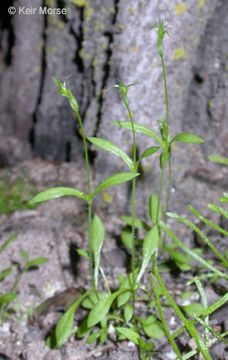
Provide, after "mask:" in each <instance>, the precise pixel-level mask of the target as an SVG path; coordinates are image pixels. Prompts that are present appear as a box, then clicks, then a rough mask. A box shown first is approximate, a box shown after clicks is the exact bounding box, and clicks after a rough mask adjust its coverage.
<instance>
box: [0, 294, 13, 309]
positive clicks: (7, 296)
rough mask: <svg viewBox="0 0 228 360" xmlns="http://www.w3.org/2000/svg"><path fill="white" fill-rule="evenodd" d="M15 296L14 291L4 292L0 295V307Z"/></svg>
mask: <svg viewBox="0 0 228 360" xmlns="http://www.w3.org/2000/svg"><path fill="white" fill-rule="evenodd" d="M16 297H17V294H15V293H6V294H4V295H2V296H0V309H1V308H2V307H3V306H6V305H7V304H9V303H10V302H11V301H13V300H14V299H16Z"/></svg>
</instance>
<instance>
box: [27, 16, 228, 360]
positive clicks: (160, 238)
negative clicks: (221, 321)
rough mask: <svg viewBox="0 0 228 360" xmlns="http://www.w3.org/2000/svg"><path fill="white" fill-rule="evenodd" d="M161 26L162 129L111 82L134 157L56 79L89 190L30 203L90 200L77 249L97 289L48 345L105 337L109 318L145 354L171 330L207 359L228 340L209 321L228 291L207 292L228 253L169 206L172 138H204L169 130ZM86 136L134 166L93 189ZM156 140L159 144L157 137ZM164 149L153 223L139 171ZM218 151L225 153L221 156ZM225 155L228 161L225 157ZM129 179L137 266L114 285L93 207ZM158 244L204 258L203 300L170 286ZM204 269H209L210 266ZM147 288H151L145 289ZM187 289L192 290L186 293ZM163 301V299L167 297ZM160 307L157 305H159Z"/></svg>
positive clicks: (55, 191)
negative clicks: (97, 132)
mask: <svg viewBox="0 0 228 360" xmlns="http://www.w3.org/2000/svg"><path fill="white" fill-rule="evenodd" d="M156 31H157V48H158V54H159V56H160V60H161V67H162V74H163V81H164V94H165V108H166V115H165V119H164V120H163V119H162V118H159V122H158V123H159V129H160V135H158V134H156V133H155V132H154V131H153V130H151V129H150V128H149V127H147V126H145V125H143V124H141V123H139V122H135V121H133V117H132V112H131V110H130V102H129V99H128V90H129V87H130V86H132V85H133V84H130V85H124V84H123V83H122V82H120V83H119V84H116V85H113V86H112V87H114V88H117V89H118V90H120V92H121V95H122V99H123V103H124V106H125V108H126V109H127V113H128V118H129V120H128V121H116V122H112V123H111V125H113V126H117V127H119V128H120V130H121V129H122V131H125V130H126V131H131V134H132V143H133V157H132V158H130V157H129V156H128V155H127V154H126V153H125V152H124V151H123V150H122V149H121V148H119V147H118V146H117V145H116V144H114V143H112V142H110V141H109V140H105V139H101V138H97V137H86V134H85V133H84V129H83V124H82V121H81V117H80V111H79V105H78V103H77V100H76V99H75V97H74V96H73V94H72V92H71V90H70V89H69V88H67V86H66V83H65V82H60V81H59V80H56V79H54V81H55V83H56V84H57V86H58V88H59V95H61V96H64V97H66V98H67V99H68V101H69V103H70V105H71V107H72V109H73V112H74V114H75V116H76V118H77V121H78V123H79V127H80V132H81V135H82V140H83V146H84V155H85V166H86V173H87V193H85V192H83V191H81V190H78V189H74V188H68V187H56V188H51V189H47V190H45V191H42V192H41V193H39V194H38V195H36V196H35V197H34V198H33V199H32V200H31V204H38V203H41V202H45V201H48V200H50V199H54V198H59V197H62V196H75V197H78V198H81V199H82V200H84V201H85V202H86V203H87V205H88V248H89V250H88V251H86V250H84V249H79V254H80V255H81V256H85V257H87V258H88V259H89V263H90V273H91V289H90V290H88V291H86V292H85V293H84V294H83V295H82V296H79V297H78V299H77V300H76V301H75V302H74V303H73V305H71V307H70V308H68V310H67V311H66V312H65V313H64V315H63V316H62V317H61V319H60V320H59V322H58V323H57V325H56V328H55V331H54V332H53V333H52V334H51V335H50V336H49V337H48V338H47V341H46V343H47V345H48V346H49V347H52V348H56V347H60V346H61V345H63V344H64V343H65V342H66V341H67V340H68V338H69V337H70V336H71V335H72V334H75V335H76V337H77V338H82V337H85V336H86V337H87V340H86V341H87V342H88V343H89V342H94V341H98V342H99V343H101V344H102V343H104V342H105V341H106V339H107V338H108V337H109V325H110V324H112V327H113V328H114V330H115V334H116V337H117V339H118V340H119V341H121V340H124V339H127V340H130V341H132V342H133V343H135V345H136V346H137V348H138V352H139V356H140V358H141V359H144V360H146V359H151V358H152V356H153V354H154V351H155V344H154V342H153V339H154V338H160V337H163V336H165V335H166V336H167V338H168V341H169V342H170V344H171V345H172V348H173V350H174V352H175V354H176V358H177V359H184V360H185V359H189V358H191V357H192V356H194V355H195V354H197V353H201V355H202V356H203V358H204V359H206V360H209V359H211V355H210V352H209V348H210V345H211V344H213V343H214V342H215V341H217V340H221V341H224V342H226V343H227V341H226V340H225V336H226V335H227V334H226V333H223V334H219V333H218V332H216V331H215V330H214V329H213V328H212V327H211V326H210V323H209V316H210V314H212V313H213V312H214V311H216V310H217V309H218V308H219V307H221V306H222V305H224V304H225V302H226V301H227V300H228V294H225V295H224V296H223V297H221V299H220V300H219V301H217V302H216V303H214V304H213V305H210V306H208V304H207V298H206V295H205V292H204V289H203V281H204V280H205V279H208V278H209V279H213V280H214V281H215V280H216V279H218V278H223V279H225V280H228V275H227V274H226V271H227V268H228V254H227V253H226V254H225V256H223V254H220V252H219V251H218V250H217V249H216V248H215V246H214V245H213V244H212V243H211V242H210V240H209V239H208V238H207V237H206V235H204V234H203V233H202V231H201V230H200V229H199V228H198V227H197V226H195V225H194V224H193V223H191V222H190V221H188V220H186V219H184V218H182V217H181V216H178V215H176V214H173V213H170V212H169V198H170V189H171V182H172V169H171V145H172V143H174V142H181V143H203V142H204V140H203V139H202V138H201V137H199V136H197V135H195V134H192V133H187V132H184V133H180V134H177V135H176V136H174V137H171V135H170V132H169V104H168V90H167V83H166V69H165V62H164V50H163V39H164V37H165V36H166V35H168V27H167V26H166V25H164V23H163V22H162V21H159V23H158V27H157V29H156ZM137 133H141V134H144V135H145V136H147V137H149V138H150V139H151V141H152V146H150V147H149V148H147V149H145V150H144V151H143V153H142V154H141V155H140V156H139V157H137V152H136V135H137ZM87 142H90V143H91V144H93V145H94V146H96V147H98V148H99V149H101V150H104V151H108V152H109V153H111V154H113V155H115V156H118V157H119V159H120V161H123V162H124V163H125V165H126V166H127V167H128V171H126V172H121V173H117V174H114V175H111V176H110V177H108V178H107V179H105V180H104V181H102V182H101V183H100V184H99V185H97V187H96V188H95V189H91V184H90V171H89V160H88V150H87ZM154 143H155V144H154ZM158 151H160V169H161V172H160V181H159V189H158V193H157V194H156V193H155V192H152V193H151V195H150V198H149V201H148V214H149V218H150V220H151V223H150V224H147V223H145V222H144V221H142V220H141V219H139V218H137V217H136V215H135V189H136V186H137V177H138V175H139V169H140V167H139V165H140V162H141V160H142V159H144V158H147V157H149V156H152V155H153V154H155V153H156V152H158ZM219 159H220V161H219ZM212 160H213V161H217V162H220V163H221V162H222V161H223V163H224V161H226V160H224V158H223V159H222V160H221V158H220V157H216V156H215V155H213V156H212ZM225 163H226V162H225ZM166 173H167V174H168V184H167V188H165V187H166V185H165V184H164V177H165V174H166ZM127 181H131V183H132V200H131V215H130V216H123V217H122V220H123V222H124V223H125V224H126V225H127V226H128V228H129V227H130V229H131V230H130V232H129V231H128V230H127V228H124V229H123V231H122V234H121V239H122V241H123V244H124V245H125V246H126V247H127V248H128V250H129V251H130V253H131V271H130V273H129V274H128V275H127V276H123V275H119V276H118V282H119V288H118V289H117V290H115V291H111V290H110V287H109V284H108V281H107V279H106V277H105V271H104V269H102V268H101V265H100V254H101V250H102V246H103V242H104V238H105V230H104V225H103V223H102V220H101V219H100V218H99V217H98V215H96V214H93V212H92V204H93V201H94V198H95V196H96V195H97V194H99V193H100V192H101V191H103V190H104V189H106V188H108V187H111V186H117V185H120V184H122V183H125V182H127ZM162 194H164V198H165V201H164V203H162V198H163V197H162ZM220 201H222V202H228V195H227V194H224V196H223V197H222V198H221V199H220ZM208 207H209V208H210V209H211V210H212V211H215V212H217V213H219V214H221V215H223V216H225V217H226V218H228V212H227V211H226V210H225V209H224V208H223V207H221V206H219V205H215V204H209V205H208ZM190 210H191V211H192V212H193V213H194V214H195V215H196V216H197V217H198V218H200V220H201V221H203V222H205V223H206V224H207V225H209V226H211V227H212V228H214V229H216V230H217V231H219V232H220V233H221V234H223V235H226V236H227V235H228V232H227V231H225V230H224V229H222V228H221V227H218V226H217V225H215V224H213V223H212V222H210V221H209V220H207V219H205V218H203V217H202V216H201V215H200V214H199V213H198V212H197V210H196V209H194V208H193V207H192V206H190ZM168 217H171V218H173V219H175V220H177V221H179V222H181V223H183V224H185V225H186V226H187V227H189V228H190V229H191V231H192V230H194V231H195V232H197V233H198V235H199V236H200V237H201V238H202V239H203V240H204V241H205V243H206V244H207V245H208V246H209V247H210V249H211V250H212V251H213V253H214V254H215V255H216V257H217V258H218V259H219V261H220V263H221V266H219V268H218V267H217V266H215V265H213V263H211V262H208V261H206V260H204V259H203V257H202V256H201V253H200V252H199V249H193V250H191V249H189V248H187V247H186V246H185V245H184V244H183V243H182V241H181V240H180V239H179V238H178V237H177V236H176V235H175V234H174V233H173V232H172V230H171V229H170V228H169V227H168V225H167V218H168ZM138 228H142V229H144V230H145V231H146V236H145V238H144V240H143V242H142V247H141V257H138V256H137V254H136V242H137V239H136V229H138ZM165 236H168V237H169V239H170V241H168V242H167V241H164V240H165ZM159 251H163V252H166V253H167V254H168V255H169V256H170V257H171V258H172V259H173V261H174V262H175V264H176V266H177V267H179V269H180V270H182V271H189V270H191V268H192V266H191V260H192V259H194V260H196V261H197V262H198V263H199V269H198V275H197V276H196V277H194V278H193V279H192V280H191V281H190V282H189V283H194V284H195V287H196V289H197V291H198V293H199V295H200V298H201V303H192V304H190V305H188V306H185V307H184V306H180V305H178V304H177V302H175V300H174V299H173V298H172V296H171V295H170V293H169V291H168V290H167V287H166V285H165V283H164V281H163V279H162V276H161V274H160V268H161V267H160V264H159V261H158V253H159ZM205 269H206V271H207V272H205ZM99 273H100V274H101V276H102V278H103V280H104V284H105V288H106V292H101V291H100V287H99ZM145 274H149V279H150V288H146V290H145V286H144V287H142V279H143V276H144V275H145ZM142 291H144V292H145V296H141V297H140V296H139V293H140V294H142ZM183 296H186V294H183ZM140 301H143V302H146V303H147V304H148V315H147V317H146V318H143V317H141V314H138V311H137V307H136V303H137V302H140ZM164 302H165V303H164ZM78 306H82V307H84V308H85V309H87V310H88V312H89V313H88V316H87V317H86V318H85V319H84V320H83V321H82V323H81V324H80V326H79V328H78V329H77V330H73V324H74V316H75V311H76V309H77V308H78ZM164 306H166V307H167V306H169V307H170V308H172V309H173V310H174V312H175V313H176V315H177V316H178V317H179V319H180V320H181V322H182V327H181V328H180V329H178V330H177V331H176V332H175V333H171V332H170V330H169V327H168V324H167V323H166V320H165V317H164V312H163V307H164ZM156 308H157V310H156ZM198 323H200V324H201V325H203V328H204V336H203V337H202V336H201V334H199V332H198V330H197V327H196V325H197V324H198ZM184 330H187V332H188V333H189V336H190V337H191V338H193V339H194V341H195V344H196V348H195V349H194V350H192V351H190V352H188V353H185V354H182V353H181V350H180V349H179V348H178V345H177V341H176V339H177V338H178V336H179V335H180V334H181V333H182V332H183V331H184Z"/></svg>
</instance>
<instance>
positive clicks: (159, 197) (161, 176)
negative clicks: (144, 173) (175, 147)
mask: <svg viewBox="0 0 228 360" xmlns="http://www.w3.org/2000/svg"><path fill="white" fill-rule="evenodd" d="M164 171H165V168H164V166H162V169H161V174H160V180H159V189H158V204H157V214H156V223H158V215H159V207H160V203H161V193H162V187H163V179H164Z"/></svg>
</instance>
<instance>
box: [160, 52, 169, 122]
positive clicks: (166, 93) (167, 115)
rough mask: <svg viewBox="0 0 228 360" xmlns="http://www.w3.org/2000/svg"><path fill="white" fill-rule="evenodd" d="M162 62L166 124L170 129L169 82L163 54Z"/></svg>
mask: <svg viewBox="0 0 228 360" xmlns="http://www.w3.org/2000/svg"><path fill="white" fill-rule="evenodd" d="M161 64H162V74H163V81H164V90H165V106H166V126H167V129H168V128H169V102H168V90H167V83H166V72H165V63H164V59H163V56H161Z"/></svg>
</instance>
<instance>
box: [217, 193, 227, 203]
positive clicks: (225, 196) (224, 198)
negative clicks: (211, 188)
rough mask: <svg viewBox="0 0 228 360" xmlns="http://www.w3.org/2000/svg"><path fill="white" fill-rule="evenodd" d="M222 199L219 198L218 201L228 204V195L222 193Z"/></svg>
mask: <svg viewBox="0 0 228 360" xmlns="http://www.w3.org/2000/svg"><path fill="white" fill-rule="evenodd" d="M223 196H224V197H221V198H219V199H218V200H219V201H221V202H228V193H223Z"/></svg>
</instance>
